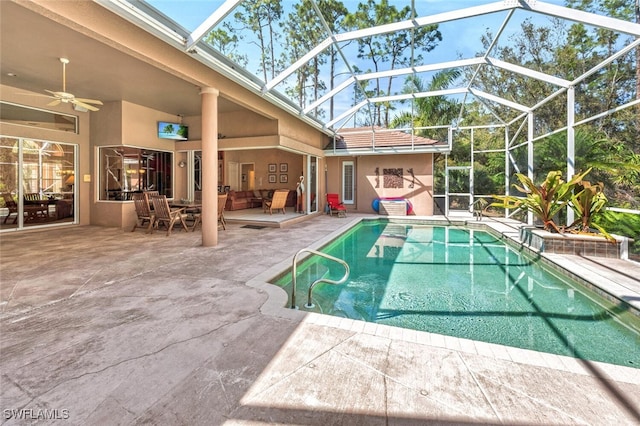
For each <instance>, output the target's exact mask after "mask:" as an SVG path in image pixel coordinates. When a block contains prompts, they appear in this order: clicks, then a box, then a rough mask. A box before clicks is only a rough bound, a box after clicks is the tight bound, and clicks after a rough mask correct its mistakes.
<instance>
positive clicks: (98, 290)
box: [0, 215, 640, 425]
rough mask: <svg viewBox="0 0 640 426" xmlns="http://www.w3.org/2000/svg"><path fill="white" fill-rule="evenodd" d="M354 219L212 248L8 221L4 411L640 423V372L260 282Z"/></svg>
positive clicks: (109, 419)
mask: <svg viewBox="0 0 640 426" xmlns="http://www.w3.org/2000/svg"><path fill="white" fill-rule="evenodd" d="M353 220H357V217H356V216H354V215H350V217H349V218H347V219H338V218H336V217H328V216H324V215H321V216H318V217H315V218H313V219H311V220H308V221H304V222H299V223H295V224H293V225H291V226H288V227H285V228H264V229H249V228H243V227H242V226H241V225H239V224H229V226H228V227H227V230H226V231H221V232H220V243H219V245H218V246H217V247H213V248H204V247H202V246H201V234H200V233H199V232H195V233H185V232H181V231H178V232H174V234H173V235H171V236H169V237H167V236H165V233H163V232H159V233H155V234H153V235H148V234H145V233H144V232H143V231H142V230H140V231H139V232H138V231H136V232H134V233H131V232H126V231H122V230H120V229H113V228H102V227H93V226H90V227H89V226H88V227H73V228H65V229H52V230H47V231H39V232H31V233H22V234H18V233H16V234H3V235H2V236H0V250H1V251H0V255H1V259H0V260H1V265H2V269H1V277H0V278H1V288H0V331H1V337H0V374H1V375H0V409H1V410H2V420H1V422H3V423H6V424H23V423H30V422H31V420H30V421H28V422H25V421H20V420H16V419H15V416H16V415H23V416H27V418H30V417H36V416H39V415H44V414H45V412H43V411H39V410H51V411H47V412H46V413H48V415H54V416H57V417H58V418H59V419H62V420H58V422H59V423H60V424H78V425H80V424H82V425H87V424H92V425H100V424H108V425H111V424H167V425H176V424H184V425H218V424H224V425H257V424H304V425H328V424H349V425H357V424H361V425H376V424H380V425H386V424H393V425H398V424H425V423H428V424H443V425H445V424H602V425H604V424H607V425H610V424H611V425H612V424H616V425H621V424H630V425H631V424H638V423H640V369H633V368H628V367H621V366H614V365H609V364H603V363H597V362H587V361H580V360H575V359H573V358H567V357H561V356H556V355H549V354H543V353H539V352H533V351H526V350H521V349H515V348H510V347H506V346H500V345H493V344H487V343H482V342H476V341H470V340H465V339H457V338H450V337H447V336H442V335H437V334H431V333H423V332H416V331H411V330H403V329H398V328H394V327H388V326H382V325H376V324H371V323H364V322H360V321H353V320H346V319H341V318H337V317H328V316H323V315H318V314H307V313H304V312H300V311H294V310H290V309H286V308H283V306H284V304H285V301H286V295H284V292H283V291H282V290H281V289H278V288H276V287H273V286H270V285H267V284H265V280H266V279H267V278H269V277H272V276H273V275H274V273H276V272H277V271H279V270H281V269H282V268H284V267H288V266H290V262H291V258H292V256H293V255H294V254H295V253H296V251H298V250H299V249H301V248H304V247H308V246H313V245H316V244H319V242H321V241H323V240H326V239H327V235H329V234H330V233H332V232H334V231H337V230H338V229H340V228H344V227H346V226H347V225H348V224H349V223H350V222H352V221H353ZM561 261H570V260H567V259H566V258H563V259H561ZM628 266H629V268H628V269H625V273H626V276H627V278H629V277H632V278H631V279H629V280H628V281H629V282H630V283H631V284H630V286H629V287H628V288H627V287H625V290H624V291H625V292H628V294H627V296H628V298H629V299H630V300H632V299H634V300H640V298H639V297H638V296H639V294H640V292H638V288H636V289H634V288H633V286H634V285H635V284H637V282H638V281H637V277H638V275H634V274H635V273H636V272H638V269H633V268H637V265H635V264H631V265H628ZM590 268H591V269H589V272H587V273H589V274H596V273H600V272H601V271H604V275H605V276H606V275H607V274H609V276H610V277H611V276H613V275H615V271H612V270H609V272H607V270H606V269H603V268H597V267H595V266H593V267H590ZM613 269H620V267H619V266H617V265H616V267H615V268H613ZM634 276H635V277H636V278H635V279H634V278H633V277H634ZM614 281H615V277H614ZM634 282H635V284H634ZM623 285H624V284H623ZM11 410H16V411H11ZM19 410H22V411H19ZM25 410H27V411H25ZM28 410H31V411H28ZM38 423H39V424H41V423H44V424H48V423H49V422H48V421H47V422H45V421H40V422H38Z"/></svg>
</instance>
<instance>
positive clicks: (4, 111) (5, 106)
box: [0, 101, 78, 133]
mask: <svg viewBox="0 0 640 426" xmlns="http://www.w3.org/2000/svg"><path fill="white" fill-rule="evenodd" d="M0 121H3V122H5V123H11V124H15V125H18V126H27V127H36V128H40V129H50V130H58V131H62V132H72V133H78V117H77V116H75V115H69V114H62V113H59V112H53V111H47V110H44V109H40V108H33V107H28V106H24V105H18V104H14V103H11V102H4V101H3V102H0Z"/></svg>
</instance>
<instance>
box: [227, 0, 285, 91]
mask: <svg viewBox="0 0 640 426" xmlns="http://www.w3.org/2000/svg"><path fill="white" fill-rule="evenodd" d="M282 13H283V11H282V4H281V1H280V0H254V1H252V2H242V3H241V5H240V6H239V7H238V9H236V12H235V13H234V15H233V16H234V18H235V19H236V21H237V22H239V23H240V24H241V25H243V28H244V29H246V30H249V31H250V32H251V33H253V34H254V35H255V36H256V37H257V41H252V43H255V44H256V46H257V47H258V48H259V50H260V67H259V71H261V72H262V75H263V79H264V81H269V80H270V79H272V78H274V77H275V76H276V75H277V74H278V72H280V70H281V67H282V64H281V63H280V62H279V61H278V60H276V52H275V46H276V44H277V43H279V42H280V33H279V32H278V31H277V27H280V26H281V25H282V24H281V22H280V20H281V18H282Z"/></svg>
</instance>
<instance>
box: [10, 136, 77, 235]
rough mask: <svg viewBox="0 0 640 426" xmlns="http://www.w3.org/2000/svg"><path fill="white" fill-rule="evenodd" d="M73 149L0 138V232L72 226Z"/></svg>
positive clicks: (55, 143)
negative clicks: (69, 224)
mask: <svg viewBox="0 0 640 426" xmlns="http://www.w3.org/2000/svg"><path fill="white" fill-rule="evenodd" d="M76 157H77V146H76V145H71V144H63V143H58V142H49V141H41V140H33V139H26V138H13V137H0V193H1V194H2V198H1V199H0V229H1V230H3V231H4V230H8V229H14V230H15V229H20V228H26V227H33V226H41V225H51V224H58V223H73V222H74V221H75V215H76V206H75V200H76V190H75V179H76Z"/></svg>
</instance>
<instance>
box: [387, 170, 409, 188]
mask: <svg viewBox="0 0 640 426" xmlns="http://www.w3.org/2000/svg"><path fill="white" fill-rule="evenodd" d="M382 174H383V176H384V178H383V187H384V188H404V180H403V179H402V168H399V169H382Z"/></svg>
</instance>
